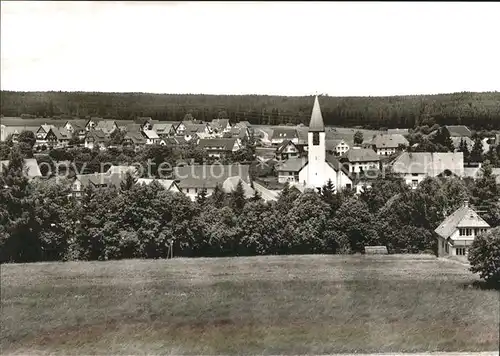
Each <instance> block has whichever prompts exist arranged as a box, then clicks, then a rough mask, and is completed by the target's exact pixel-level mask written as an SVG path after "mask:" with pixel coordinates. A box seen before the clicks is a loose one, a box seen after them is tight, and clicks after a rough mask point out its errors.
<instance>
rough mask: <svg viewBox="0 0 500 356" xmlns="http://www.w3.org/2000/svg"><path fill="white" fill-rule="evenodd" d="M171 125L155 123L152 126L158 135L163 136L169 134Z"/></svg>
mask: <svg viewBox="0 0 500 356" xmlns="http://www.w3.org/2000/svg"><path fill="white" fill-rule="evenodd" d="M172 127H173V124H172V123H163V122H162V123H157V124H154V125H153V130H154V131H156V133H157V134H158V135H164V134H168V133H170V130H171V129H172Z"/></svg>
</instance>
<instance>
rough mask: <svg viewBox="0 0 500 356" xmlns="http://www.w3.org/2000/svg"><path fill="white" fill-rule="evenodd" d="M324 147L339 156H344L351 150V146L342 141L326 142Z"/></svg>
mask: <svg viewBox="0 0 500 356" xmlns="http://www.w3.org/2000/svg"><path fill="white" fill-rule="evenodd" d="M326 146H327V148H328V149H329V150H330V151H333V152H334V153H336V154H337V155H339V156H342V155H344V154H345V153H346V152H347V151H349V149H350V148H351V146H352V144H350V143H349V142H347V141H346V140H344V139H342V138H341V139H332V140H326Z"/></svg>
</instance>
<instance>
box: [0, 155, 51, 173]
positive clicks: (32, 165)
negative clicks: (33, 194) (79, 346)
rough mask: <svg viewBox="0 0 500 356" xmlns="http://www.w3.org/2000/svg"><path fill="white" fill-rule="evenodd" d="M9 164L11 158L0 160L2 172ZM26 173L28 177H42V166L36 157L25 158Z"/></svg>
mask: <svg viewBox="0 0 500 356" xmlns="http://www.w3.org/2000/svg"><path fill="white" fill-rule="evenodd" d="M8 166H9V160H3V161H0V173H2V172H3V170H4V169H7V168H8ZM24 168H25V173H26V176H27V177H28V178H35V177H41V176H42V173H41V172H40V167H39V166H38V162H37V160H36V159H35V158H25V159H24Z"/></svg>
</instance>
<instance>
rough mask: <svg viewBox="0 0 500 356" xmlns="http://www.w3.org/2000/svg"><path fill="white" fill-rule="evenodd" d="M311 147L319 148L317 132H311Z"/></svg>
mask: <svg viewBox="0 0 500 356" xmlns="http://www.w3.org/2000/svg"><path fill="white" fill-rule="evenodd" d="M313 146H319V132H313Z"/></svg>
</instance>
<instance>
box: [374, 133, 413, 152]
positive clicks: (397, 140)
mask: <svg viewBox="0 0 500 356" xmlns="http://www.w3.org/2000/svg"><path fill="white" fill-rule="evenodd" d="M364 145H366V146H369V147H371V148H373V150H374V151H375V152H376V153H377V154H378V155H380V156H390V155H392V154H394V153H396V152H397V151H401V150H402V149H403V148H404V147H408V146H409V145H410V143H409V142H408V140H407V139H406V138H405V137H404V136H403V135H400V134H379V135H375V136H374V137H372V138H371V139H370V140H368V141H367V142H365V143H364Z"/></svg>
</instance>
